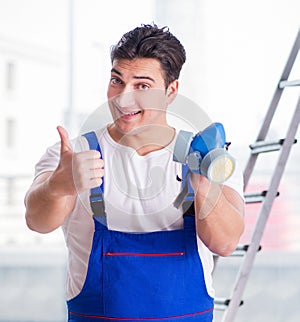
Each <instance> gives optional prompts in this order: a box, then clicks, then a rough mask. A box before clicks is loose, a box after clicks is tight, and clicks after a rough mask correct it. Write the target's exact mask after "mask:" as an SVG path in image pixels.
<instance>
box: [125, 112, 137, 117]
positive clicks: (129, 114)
mask: <svg viewBox="0 0 300 322" xmlns="http://www.w3.org/2000/svg"><path fill="white" fill-rule="evenodd" d="M138 113H139V111H138V112H132V113H127V114H125V115H127V116H133V115H136V114H138Z"/></svg>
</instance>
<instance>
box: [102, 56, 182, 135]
mask: <svg viewBox="0 0 300 322" xmlns="http://www.w3.org/2000/svg"><path fill="white" fill-rule="evenodd" d="M177 87H178V82H177V81H174V82H172V83H171V84H170V85H169V86H168V88H167V89H166V86H165V81H164V78H163V71H162V69H161V66H160V63H159V61H158V60H156V59H153V58H137V59H134V60H127V59H122V60H115V61H114V62H113V66H112V70H111V78H110V82H109V86H108V91H107V97H108V100H109V106H110V110H111V114H112V117H113V119H114V123H115V126H116V128H117V130H118V131H119V132H120V133H122V134H130V132H131V131H133V132H131V133H136V130H138V129H139V128H140V129H142V128H144V127H145V126H151V125H162V126H165V125H166V124H167V123H166V108H167V106H168V104H170V102H171V101H172V100H173V99H174V97H175V94H176V93H177Z"/></svg>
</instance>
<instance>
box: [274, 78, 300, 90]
mask: <svg viewBox="0 0 300 322" xmlns="http://www.w3.org/2000/svg"><path fill="white" fill-rule="evenodd" d="M299 85H300V79H295V80H292V81H288V80H285V81H281V82H280V83H279V88H285V87H291V86H299Z"/></svg>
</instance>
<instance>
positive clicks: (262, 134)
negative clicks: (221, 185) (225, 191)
mask: <svg viewBox="0 0 300 322" xmlns="http://www.w3.org/2000/svg"><path fill="white" fill-rule="evenodd" d="M299 48H300V29H299V30H298V34H297V37H296V40H295V42H294V45H293V47H292V50H291V52H290V55H289V57H288V60H287V63H286V65H285V67H284V69H283V72H282V74H281V77H280V81H279V83H278V85H277V87H276V89H275V92H274V94H273V98H272V100H271V103H270V105H269V108H268V111H267V114H266V117H265V119H264V122H263V124H262V126H261V129H260V131H259V134H258V136H257V139H256V142H258V141H262V140H264V139H265V138H266V136H267V133H268V131H269V128H270V125H271V122H272V119H273V117H274V114H275V112H276V109H277V106H278V103H279V100H280V98H281V96H282V93H283V90H284V87H281V86H280V83H281V82H283V81H286V80H287V79H288V78H289V75H290V73H291V70H292V68H293V65H294V63H295V60H296V58H297V55H298V52H299ZM257 158H258V155H257V154H251V155H250V157H249V159H248V162H247V164H246V167H245V170H244V189H246V187H247V185H248V183H249V179H250V177H251V174H252V172H253V169H254V166H255V164H256V161H257Z"/></svg>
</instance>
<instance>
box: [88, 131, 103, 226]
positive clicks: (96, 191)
mask: <svg viewBox="0 0 300 322" xmlns="http://www.w3.org/2000/svg"><path fill="white" fill-rule="evenodd" d="M83 136H84V137H85V138H86V139H87V141H88V143H89V147H90V150H97V151H99V152H100V154H101V148H100V144H99V142H98V138H97V136H96V133H95V132H93V131H92V132H88V133H85V134H83ZM103 194H104V177H103V178H102V184H101V186H98V187H95V188H92V189H91V192H90V204H91V208H92V211H93V217H94V219H96V220H97V221H99V222H100V223H101V224H102V225H105V226H107V221H106V212H105V205H104V197H103Z"/></svg>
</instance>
